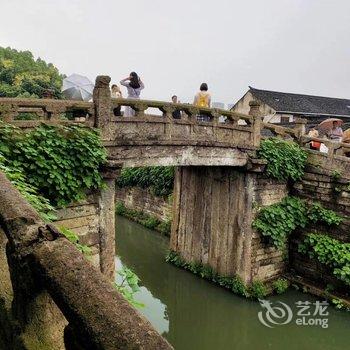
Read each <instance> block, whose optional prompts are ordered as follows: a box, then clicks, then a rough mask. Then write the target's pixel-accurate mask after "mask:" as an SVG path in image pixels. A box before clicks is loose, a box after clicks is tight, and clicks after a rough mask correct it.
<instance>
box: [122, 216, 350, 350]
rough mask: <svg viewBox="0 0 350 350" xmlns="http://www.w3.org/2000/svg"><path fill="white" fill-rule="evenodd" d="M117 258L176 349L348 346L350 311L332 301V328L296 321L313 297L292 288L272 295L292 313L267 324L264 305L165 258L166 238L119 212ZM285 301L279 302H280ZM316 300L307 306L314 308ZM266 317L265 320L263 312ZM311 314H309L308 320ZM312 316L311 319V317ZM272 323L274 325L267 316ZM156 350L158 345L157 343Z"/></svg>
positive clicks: (145, 311) (309, 349)
mask: <svg viewBox="0 0 350 350" xmlns="http://www.w3.org/2000/svg"><path fill="white" fill-rule="evenodd" d="M116 247H117V254H118V257H117V258H116V262H117V269H119V268H120V266H121V264H124V265H126V266H127V267H129V268H131V269H132V270H133V271H134V272H135V273H136V274H137V275H138V277H139V278H140V279H141V282H140V286H141V290H140V292H138V293H137V294H136V299H137V300H138V301H141V302H143V303H144V304H145V307H144V308H143V309H141V310H140V312H141V313H143V314H144V315H145V316H146V318H147V319H148V320H149V321H150V322H151V323H152V324H153V326H154V327H155V328H156V329H157V330H158V331H159V332H160V333H161V334H162V335H163V336H164V337H165V338H166V339H168V341H169V342H170V343H171V344H172V345H173V346H174V347H175V349H176V350H209V349H210V350H213V349H214V350H231V349H234V350H236V349H239V350H246V349H248V350H267V349H268V350H281V349H283V350H294V349H295V350H316V349H320V350H338V349H339V350H347V349H350V313H349V312H345V311H338V310H336V309H334V308H333V307H331V306H329V307H328V308H327V310H326V312H329V315H328V316H315V318H322V319H327V320H328V321H327V322H328V328H322V327H321V326H315V325H314V326H310V325H297V324H296V319H298V318H301V317H298V316H297V312H298V311H300V309H298V307H297V305H296V304H295V303H296V302H298V301H304V302H305V301H309V302H311V303H315V302H316V301H317V300H319V299H316V298H313V297H311V296H309V295H307V294H304V293H302V292H299V291H295V290H291V291H288V292H287V293H285V294H284V295H282V296H274V297H271V298H269V300H270V301H271V302H273V303H274V304H273V305H277V304H276V303H278V302H283V303H285V304H287V305H289V307H290V308H291V310H292V312H293V319H292V320H291V322H290V323H288V324H285V325H275V326H274V328H268V327H266V326H264V325H262V324H261V323H260V322H259V319H258V313H259V312H261V311H263V308H262V307H261V306H260V304H259V303H258V302H253V301H249V300H245V299H244V298H241V297H238V296H236V295H234V294H233V293H230V292H229V291H226V290H225V289H223V288H220V287H217V286H215V285H213V284H212V283H210V282H207V281H205V280H202V279H200V278H199V277H197V276H195V275H193V274H191V273H189V272H187V271H184V270H182V269H179V268H176V267H174V266H172V265H170V264H167V263H166V262H165V261H164V256H165V255H166V252H167V248H168V239H167V238H165V237H163V236H161V235H160V234H158V233H156V232H153V231H150V230H148V229H145V228H143V227H142V226H140V225H138V224H136V223H134V222H131V221H129V220H127V219H125V218H122V217H117V232H116ZM280 305H281V304H280ZM314 311H315V306H314V305H312V307H310V309H309V310H306V311H304V313H305V312H306V313H307V312H311V313H314ZM262 315H263V318H264V319H265V320H266V317H265V314H264V313H263V314H262ZM310 318H313V317H312V316H306V317H305V319H306V320H307V321H308V320H310ZM308 322H312V321H308ZM267 324H268V325H271V324H270V323H268V322H267ZM154 350H156V349H154Z"/></svg>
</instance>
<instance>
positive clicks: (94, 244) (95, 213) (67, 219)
mask: <svg viewBox="0 0 350 350" xmlns="http://www.w3.org/2000/svg"><path fill="white" fill-rule="evenodd" d="M99 213H100V208H99V196H98V193H94V194H89V195H88V196H87V198H86V200H84V201H82V202H79V203H73V204H71V205H69V206H68V207H67V208H64V209H60V210H58V211H57V221H56V222H55V225H56V226H57V227H65V228H67V229H69V230H72V231H73V232H74V233H76V234H77V235H78V236H79V242H80V243H81V244H84V245H87V246H89V247H90V248H91V249H92V259H91V261H92V263H93V264H94V266H96V267H99V266H100V256H99V254H100V234H99Z"/></svg>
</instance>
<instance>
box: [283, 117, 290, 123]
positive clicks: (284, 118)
mask: <svg viewBox="0 0 350 350" xmlns="http://www.w3.org/2000/svg"><path fill="white" fill-rule="evenodd" d="M288 123H289V117H285V116H282V117H281V124H288Z"/></svg>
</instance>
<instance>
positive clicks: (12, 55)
mask: <svg viewBox="0 0 350 350" xmlns="http://www.w3.org/2000/svg"><path fill="white" fill-rule="evenodd" d="M63 78H64V76H63V75H62V74H60V73H59V71H58V69H57V68H56V67H55V66H54V65H53V64H52V63H46V62H45V61H44V60H42V59H41V58H38V59H37V60H35V59H34V57H33V54H32V53H31V52H30V51H17V50H14V49H11V48H10V47H7V48H3V47H0V97H31V98H40V97H43V93H44V91H45V90H47V89H51V90H52V92H53V95H54V97H56V98H61V87H62V79H63Z"/></svg>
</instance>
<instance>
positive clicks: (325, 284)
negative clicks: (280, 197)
mask: <svg viewBox="0 0 350 350" xmlns="http://www.w3.org/2000/svg"><path fill="white" fill-rule="evenodd" d="M349 184H350V176H349V175H347V174H345V173H342V172H338V171H334V170H326V169H322V168H320V167H317V166H311V165H309V166H307V167H306V170H305V173H304V176H303V179H302V180H301V181H299V182H297V183H295V184H294V185H293V188H292V189H291V193H292V194H293V195H295V196H298V197H300V198H303V199H306V200H307V201H309V202H311V203H312V202H315V201H317V202H320V203H321V204H322V206H323V207H325V208H327V209H331V210H333V211H334V212H335V213H336V214H338V215H340V216H341V217H342V218H343V221H342V222H341V224H340V225H339V226H324V225H317V226H316V225H311V226H310V227H307V228H305V229H299V230H297V231H296V232H294V233H293V234H292V236H291V239H290V244H289V266H290V272H291V275H292V276H294V277H296V278H299V279H301V280H304V281H305V282H306V283H308V284H311V285H314V286H316V287H319V288H320V289H323V290H326V289H331V290H335V291H338V292H339V293H340V295H341V296H342V297H346V298H347V299H348V300H350V288H349V286H347V285H346V284H345V283H344V282H342V281H340V280H339V279H338V278H336V277H335V276H334V274H333V268H331V267H328V266H326V265H325V264H322V263H320V262H319V261H318V260H317V259H315V258H311V257H310V256H309V255H307V254H303V253H301V252H300V251H299V249H298V248H299V245H300V244H301V243H302V242H303V240H304V239H305V237H306V235H307V234H309V233H318V234H323V235H326V236H328V237H330V238H333V239H336V240H338V241H339V242H342V243H350V217H349V215H350V186H349Z"/></svg>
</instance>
